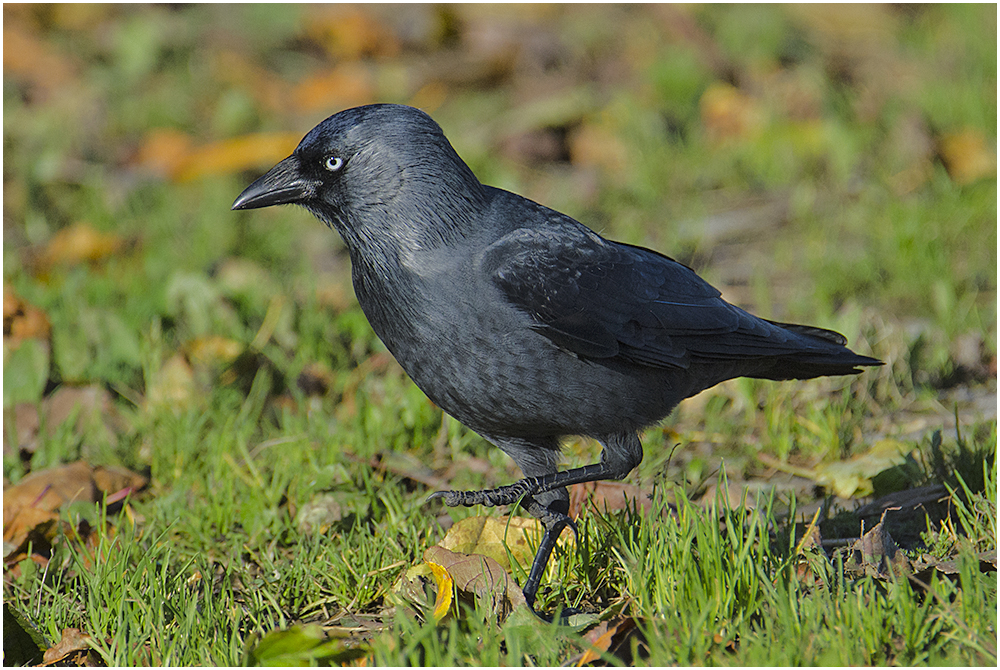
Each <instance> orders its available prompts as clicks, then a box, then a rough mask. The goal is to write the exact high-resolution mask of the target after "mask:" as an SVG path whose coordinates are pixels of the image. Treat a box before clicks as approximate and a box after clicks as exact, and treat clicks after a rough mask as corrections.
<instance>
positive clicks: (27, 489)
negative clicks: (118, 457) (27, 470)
mask: <svg viewBox="0 0 1000 670" xmlns="http://www.w3.org/2000/svg"><path fill="white" fill-rule="evenodd" d="M147 483H148V480H147V479H146V478H145V477H143V476H142V475H139V474H136V473H134V472H131V471H129V470H126V469H124V468H113V467H107V468H105V467H97V468H93V467H91V466H90V465H88V464H87V463H85V462H83V461H77V462H75V463H70V464H68V465H62V466H59V467H55V468H46V469H44V470H38V471H36V472H32V473H31V474H29V475H27V476H26V477H25V478H24V479H22V480H21V481H20V482H18V483H17V484H15V485H14V486H10V487H8V488H7V489H5V490H4V492H3V518H4V542H5V543H6V544H7V545H8V546H9V548H10V550H9V551H6V552H5V554H6V556H5V559H9V557H10V556H13V555H16V554H17V552H18V551H19V550H20V549H21V548H23V547H24V546H25V544H26V543H27V542H28V541H29V540H31V539H32V538H33V537H34V538H38V539H44V540H46V541H49V542H50V541H51V540H52V539H53V538H54V537H55V532H56V529H57V522H58V515H57V514H56V512H57V511H58V510H59V509H60V508H62V507H64V506H66V505H68V504H70V503H74V502H87V503H92V502H98V501H100V500H101V499H102V497H105V496H115V494H119V496H121V495H127V494H128V493H130V492H132V491H136V490H139V489H141V488H143V487H145V486H146V484H147Z"/></svg>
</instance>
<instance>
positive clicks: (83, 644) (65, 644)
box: [42, 628, 90, 666]
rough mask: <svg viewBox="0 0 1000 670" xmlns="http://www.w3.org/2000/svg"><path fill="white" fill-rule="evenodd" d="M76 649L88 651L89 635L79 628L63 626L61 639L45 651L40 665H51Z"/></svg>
mask: <svg viewBox="0 0 1000 670" xmlns="http://www.w3.org/2000/svg"><path fill="white" fill-rule="evenodd" d="M77 651H90V636H89V635H87V634H86V633H83V632H81V631H80V629H79V628H63V632H62V639H60V640H59V641H58V642H56V643H55V644H54V645H53V646H51V647H49V648H48V649H47V650H46V651H45V655H44V656H43V658H42V665H43V666H45V665H53V664H55V663H58V662H59V661H62V660H63V659H65V658H66V657H67V656H69V655H70V654H72V653H74V652H77ZM74 665H76V664H74Z"/></svg>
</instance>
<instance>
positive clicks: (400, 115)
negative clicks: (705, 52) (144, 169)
mask: <svg viewBox="0 0 1000 670" xmlns="http://www.w3.org/2000/svg"><path fill="white" fill-rule="evenodd" d="M281 204H297V205H302V206H303V207H305V208H306V209H307V210H309V211H310V212H312V214H313V215H314V216H316V217H317V218H318V219H319V220H320V221H322V222H323V223H325V224H326V225H327V226H329V227H331V228H333V229H334V230H336V231H337V232H338V233H339V234H340V236H341V237H342V238H343V239H344V242H345V244H346V246H347V250H348V253H349V254H350V257H351V265H352V278H353V283H354V290H355V293H356V294H357V298H358V302H359V303H360V304H361V308H362V309H363V310H364V313H365V315H366V316H367V317H368V320H369V321H370V322H371V325H372V328H373V329H374V330H375V333H376V334H377V335H378V336H379V338H381V340H382V341H383V342H384V343H385V346H386V347H387V348H388V349H389V351H390V352H392V354H393V356H395V357H396V360H397V361H399V364H400V365H401V366H402V367H403V369H404V370H405V371H406V372H407V374H409V376H410V378H411V379H413V381H414V383H416V385H417V386H418V387H420V389H421V390H422V391H423V392H424V393H426V394H427V396H428V397H429V398H430V399H431V400H433V401H434V403H436V404H437V405H438V406H439V407H441V408H442V409H443V410H444V411H445V412H447V413H448V414H450V415H451V416H453V417H455V418H456V419H458V420H459V421H460V422H462V423H463V424H465V425H466V426H468V427H469V428H470V429H472V430H474V431H475V432H476V433H478V434H479V435H481V436H483V437H484V438H486V439H487V440H488V441H490V442H492V443H493V444H495V445H496V446H498V447H500V448H501V449H502V450H503V451H504V452H506V453H507V454H508V455H509V456H510V457H511V458H513V459H514V462H515V463H517V465H518V466H519V467H520V468H521V471H522V472H523V473H524V477H525V478H524V479H522V480H520V481H518V482H516V483H514V484H511V485H509V486H503V487H500V488H497V489H493V490H489V491H445V492H439V493H435V494H434V495H432V496H431V497H432V498H442V499H443V500H444V502H445V503H446V504H447V505H449V506H456V505H491V506H492V505H510V504H513V503H515V502H517V501H518V500H519V499H520V500H521V501H522V504H523V505H524V507H525V508H526V509H527V510H528V511H529V512H530V513H531V514H532V515H534V516H535V517H537V518H538V519H540V520H541V522H542V524H543V526H544V528H545V532H544V534H543V536H542V540H541V542H540V546H539V549H538V553H537V554H536V556H535V559H534V562H533V563H532V566H531V570H530V572H529V574H528V578H527V580H526V582H525V584H524V596H525V598H526V600H527V601H528V604H529V605H532V604H533V602H534V599H535V595H536V592H537V590H538V586H539V583H540V580H541V576H542V572H543V570H544V568H545V565H546V563H547V562H548V558H549V555H550V554H551V552H552V549H553V548H554V546H555V543H556V538H558V536H559V533H560V531H561V530H562V529H563V528H564V527H566V526H567V525H572V522H571V520H570V518H569V516H568V515H567V513H568V511H569V496H568V493H567V491H566V487H567V486H568V485H570V484H577V483H582V482H592V481H597V480H603V479H622V478H624V477H625V476H626V475H627V474H628V473H629V472H631V471H632V470H633V469H634V468H635V467H636V466H637V465H638V464H639V462H640V461H641V460H642V445H641V444H640V442H639V437H638V434H637V431H639V430H640V429H642V428H644V427H647V426H650V425H652V424H654V423H656V422H658V421H659V420H661V419H662V418H663V417H665V416H666V415H667V414H668V413H670V411H671V410H672V409H673V408H674V407H675V406H676V405H677V403H679V402H680V401H681V400H683V399H684V398H687V397H690V396H692V395H694V394H696V393H698V392H700V391H702V390H704V389H707V388H709V387H710V386H714V385H715V384H718V383H719V382H722V381H725V380H727V379H732V378H734V377H756V378H760V379H775V380H784V379H809V378H812V377H820V376H824V375H847V374H854V373H857V372H860V370H859V369H858V368H857V366H869V365H880V364H881V362H880V361H878V360H877V359H874V358H869V357H868V356H861V355H858V354H855V353H854V352H852V351H851V350H850V349H848V348H846V347H845V346H844V345H845V343H846V339H845V338H844V337H843V336H842V335H840V334H838V333H835V332H832V331H829V330H824V329H822V328H815V327H812V326H802V325H795V324H788V323H778V322H775V321H767V320H765V319H760V318H758V317H756V316H753V315H751V314H749V313H747V312H745V311H743V310H742V309H740V308H738V307H735V306H733V305H730V304H729V303H727V302H726V301H725V300H723V299H722V298H721V297H720V293H719V291H718V290H716V289H715V288H713V287H712V286H711V285H709V284H708V283H707V282H705V281H704V280H702V279H701V278H700V277H698V275H696V274H695V273H694V271H692V270H691V269H690V268H688V267H687V266H685V265H683V264H681V263H678V262H677V261H675V260H673V259H671V258H668V257H667V256H664V255H662V254H659V253H657V252H655V251H652V250H649V249H645V248H642V247H638V246H632V245H629V244H622V243H620V242H612V241H610V240H606V239H604V238H603V237H601V236H600V235H598V234H597V233H595V232H594V231H592V230H590V229H589V228H587V227H586V226H584V225H582V224H581V223H579V222H577V221H576V220H574V219H572V218H570V217H569V216H566V215H565V214H560V213H559V212H556V211H554V210H551V209H549V208H547V207H544V206H542V205H539V204H537V203H535V202H532V201H531V200H528V199H527V198H523V197H521V196H519V195H515V194H514V193H510V192H508V191H504V190H501V189H498V188H493V187H491V186H485V185H483V184H481V183H480V182H479V180H478V179H477V178H476V176H475V175H474V174H473V173H472V171H471V170H470V169H469V167H468V166H467V165H466V164H465V163H464V162H463V161H462V159H461V158H459V156H458V154H457V153H456V152H455V150H454V149H453V148H452V146H451V144H450V143H449V142H448V140H447V138H445V136H444V134H443V132H442V131H441V128H440V127H439V126H438V125H437V123H435V122H434V121H433V120H432V119H431V118H430V117H429V116H428V115H427V114H425V113H424V112H422V111H420V110H417V109H414V108H412V107H406V106H402V105H388V104H379V105H366V106H363V107H356V108H354V109H348V110H346V111H343V112H340V113H338V114H334V115H333V116H331V117H330V118H328V119H326V120H325V121H323V122H322V123H320V124H319V125H318V126H316V127H315V128H313V129H312V130H311V131H309V134H308V135H306V136H305V138H304V139H303V140H302V141H301V142H300V143H299V145H298V147H296V149H295V151H294V152H293V153H292V155H291V156H289V157H288V158H286V159H285V160H283V161H281V162H280V163H278V164H277V165H275V166H274V167H273V168H272V169H271V170H270V171H269V172H267V173H266V174H265V175H264V176H262V177H261V178H260V179H258V180H257V181H255V182H253V183H252V184H251V185H250V186H248V187H247V188H246V190H245V191H243V193H241V194H240V196H239V197H238V198H237V199H236V201H235V202H234V203H233V206H232V208H233V209H234V210H236V209H254V208H257V207H268V206H270V205H281ZM568 435H582V436H587V437H591V438H594V439H596V440H598V441H599V442H600V443H601V445H602V447H603V451H602V455H601V461H600V462H599V463H595V464H593V465H588V466H586V467H582V468H574V469H572V470H566V471H562V472H560V471H558V470H557V468H556V464H557V458H558V455H559V440H560V438H562V437H563V436H568Z"/></svg>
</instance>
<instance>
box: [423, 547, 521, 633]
mask: <svg viewBox="0 0 1000 670" xmlns="http://www.w3.org/2000/svg"><path fill="white" fill-rule="evenodd" d="M424 560H425V561H427V562H428V563H436V564H437V565H439V566H441V567H443V568H444V569H445V570H447V571H448V574H449V575H451V577H452V579H453V580H454V584H455V586H456V587H457V588H458V590H459V591H460V592H466V593H470V594H472V595H474V596H475V597H476V599H477V600H479V601H480V602H487V603H489V605H490V608H491V609H492V610H493V612H495V613H496V614H497V616H498V617H499V618H500V619H501V620H502V619H506V618H507V615H509V614H510V612H511V611H512V610H513V609H514V608H515V607H519V606H526V605H527V602H526V601H525V599H524V593H522V592H521V587H519V586H518V585H517V582H515V581H514V579H513V578H512V577H511V576H510V575H508V574H507V572H506V571H505V570H504V569H503V568H502V567H500V564H499V563H497V562H496V561H494V560H493V559H492V558H490V557H488V556H481V555H479V554H464V553H457V552H453V551H449V550H447V549H445V548H444V547H430V548H429V549H427V551H425V552H424Z"/></svg>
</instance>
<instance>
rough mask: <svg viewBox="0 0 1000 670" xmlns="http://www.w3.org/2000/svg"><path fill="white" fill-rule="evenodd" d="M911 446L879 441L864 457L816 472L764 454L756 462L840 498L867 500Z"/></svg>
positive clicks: (830, 464)
mask: <svg viewBox="0 0 1000 670" xmlns="http://www.w3.org/2000/svg"><path fill="white" fill-rule="evenodd" d="M911 451H912V446H911V445H907V444H906V443H904V442H901V441H899V440H893V439H888V438H887V439H884V440H879V441H878V442H876V443H875V444H873V445H872V447H871V449H869V450H868V451H866V452H865V453H863V454H858V455H856V456H852V457H851V458H849V459H847V460H846V461H837V462H834V463H823V464H821V465H818V466H816V467H814V468H803V467H798V466H795V465H792V464H791V463H784V462H782V461H779V460H778V459H776V458H774V457H773V456H769V455H768V454H765V453H759V454H757V458H758V459H760V460H761V461H762V462H764V463H765V464H767V465H769V466H770V467H772V468H775V469H776V470H780V471H782V472H787V473H789V474H793V475H798V476H799V477H805V478H806V479H810V480H812V481H814V482H816V483H817V484H820V485H821V486H823V487H824V488H826V489H829V490H830V491H832V492H833V493H834V494H835V495H837V496H840V497H841V498H851V497H854V496H858V497H864V496H867V495H871V493H872V490H873V489H872V478H873V477H874V476H875V475H877V474H879V473H880V472H883V471H884V470H887V469H889V468H891V467H894V466H896V465H899V464H900V463H903V462H905V461H906V457H907V454H909V453H910V452H911Z"/></svg>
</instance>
